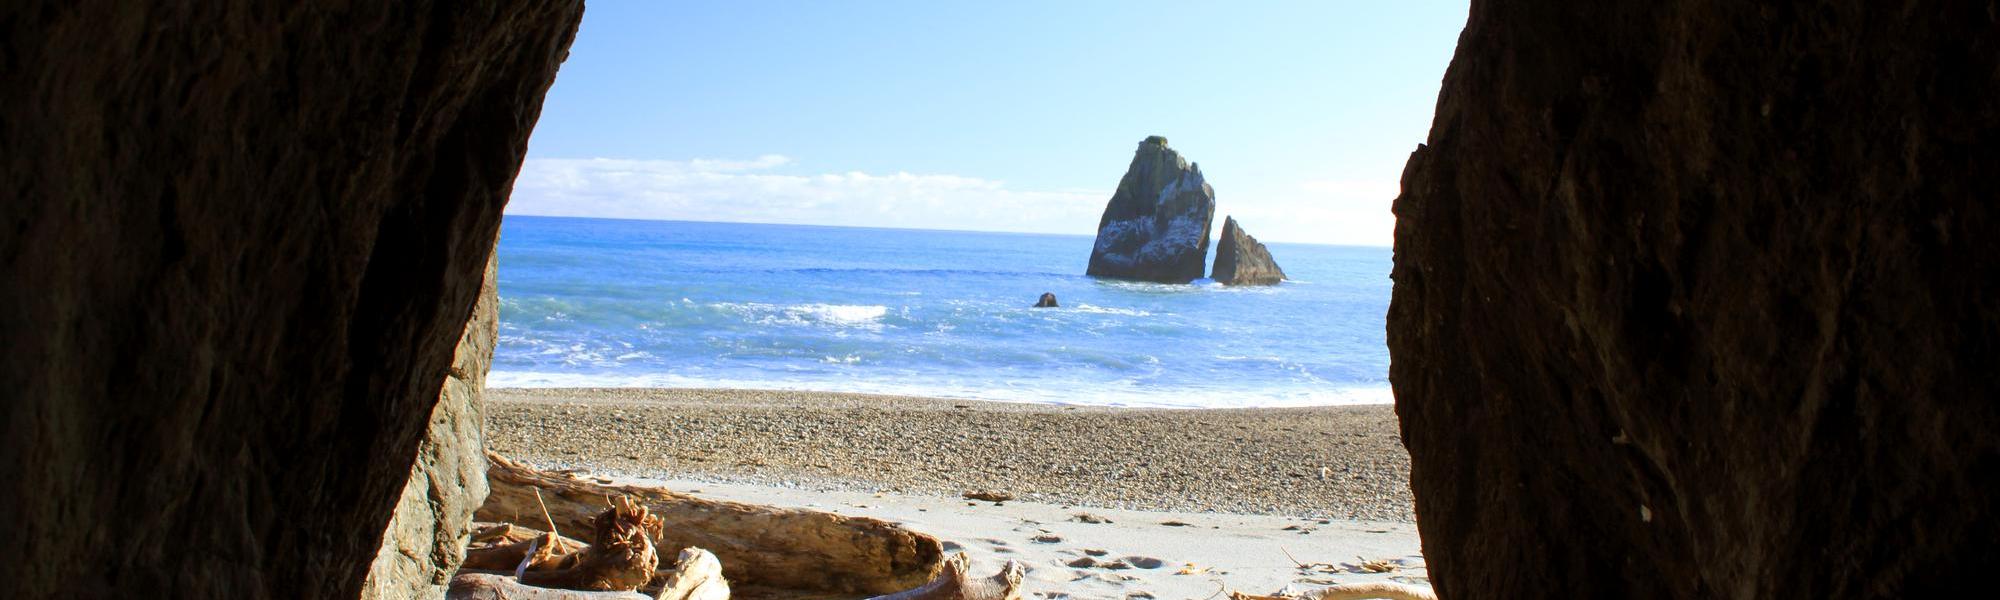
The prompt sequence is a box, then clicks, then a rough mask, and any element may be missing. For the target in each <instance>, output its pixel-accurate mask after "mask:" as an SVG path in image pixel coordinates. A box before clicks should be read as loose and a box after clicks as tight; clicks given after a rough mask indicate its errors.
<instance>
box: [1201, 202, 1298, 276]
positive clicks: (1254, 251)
mask: <svg viewBox="0 0 2000 600" xmlns="http://www.w3.org/2000/svg"><path fill="white" fill-rule="evenodd" d="M1209 277H1210V278H1212V279H1214V280H1215V281H1216V283H1220V284H1223V285H1276V284H1277V283H1278V282H1280V281H1284V280H1285V270H1284V269H1280V268H1278V263H1277V261H1274V260H1271V252H1270V251H1269V250H1265V249H1264V243H1263V242H1259V241H1257V238H1254V237H1250V234H1249V233H1247V232H1245V231H1243V228H1242V227H1241V226H1238V225H1237V224H1236V219H1235V218H1234V217H1223V219H1222V239H1221V240H1220V241H1217V242H1216V246H1215V270H1214V271H1213V273H1212V274H1211V275H1209Z"/></svg>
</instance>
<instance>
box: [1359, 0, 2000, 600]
mask: <svg viewBox="0 0 2000 600" xmlns="http://www.w3.org/2000/svg"><path fill="white" fill-rule="evenodd" d="M1996 14H2000V13H1996V9H1995V8H1994V4H1993V3H1991V2H1984V1H1981V2H1905V3H1892V2H1872V1H1867V0H1850V1H1841V2H1822V3H1752V2H1736V1H1729V0H1709V1H1690V2H1667V3H1652V2H1618V3H1597V2H1539V1H1520V2H1502V1H1475V2H1473V5H1472V9H1471V13H1470V19H1469V21H1468V23H1467V25H1466V28H1465V31H1464V33H1463V34H1462V36H1461V37H1460V39H1459V47H1458V53H1457V55H1456V57H1455V58H1454V59H1453V61H1452V65H1451V68H1450V71H1449V73H1447V75H1446V76H1445V81H1444V86H1443V92H1442V94H1441V95H1440V97H1439V100H1438V113H1437V117H1436V121H1435V124H1434V126H1433V128H1432V131H1431V134H1430V141H1429V144H1428V145H1427V146H1425V147H1421V148H1419V149H1418V150H1417V151H1416V152H1415V153H1414V154H1412V155H1411V158H1410V161H1409V164H1408V166H1407V168H1406V170H1405V172H1404V175H1403V196H1402V197H1401V198H1399V199H1398V200H1397V202H1396V205H1395V212H1396V215H1397V217H1398V221H1397V226H1396V258H1395V261H1396V264H1395V280H1396V286H1395V297H1394V301H1393V304H1392V305H1391V307H1390V311H1389V346H1390V353H1391V356H1392V358H1393V364H1392V367H1391V379H1392V381H1393V384H1394V387H1395V391H1396V396H1397V410H1398V412H1399V413H1400V415H1401V418H1402V423H1403V435H1404V440H1405V442H1406V445H1407V446H1408V448H1409V451H1410V455H1411V459H1412V463H1413V465H1414V472H1413V475H1412V487H1413V488H1414V490H1415V493H1416V500H1417V515H1418V525H1419V526H1420V528H1421V530H1422V533H1423V536H1424V548H1425V553H1426V556H1427V558H1428V559H1429V564H1430V567H1431V576H1432V579H1433V580H1434V581H1435V583H1436V585H1437V588H1438V590H1439V591H1440V592H1441V595H1442V596H1443V597H1447V598H1505V597H1551V596H1565V597H1577V598H1626V597H1629V598H1711V597H1727V598H1754V597H1787V598H1834V597H1839V598H1856V597H1931V596H1941V595H1945V594H1943V592H1947V591H1951V590H1957V589H1978V588H1983V587H1987V584H1988V582H1986V581H1984V580H1985V579H1986V578H1987V577H1988V576H1989V575H1990V574H1991V573H1993V572H1994V571H1995V570H1996V568H2000V434H1996V433H1995V432H1996V431H2000V378H1996V374H2000V369H1996V365H2000V351H1996V350H2000V348H1997V347H1996V346H1997V345H2000V237H1996V234H2000V227H1996V225H2000V223H1996V221H1995V214H1994V208H1993V207H1994V202H1995V201H1996V199H2000V102H1996V101H1995V98H2000V17H1996Z"/></svg>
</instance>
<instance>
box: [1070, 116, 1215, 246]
mask: <svg viewBox="0 0 2000 600" xmlns="http://www.w3.org/2000/svg"><path fill="white" fill-rule="evenodd" d="M1214 220H1215V190H1214V189H1212V188H1210V187H1209V186H1208V182H1207V181H1206V180H1204V179H1203V178H1202V176H1201V167H1200V166H1199V165H1195V166H1189V165H1188V162H1187V160H1185V159H1182V158H1181V155H1180V153H1178V152H1175V151H1174V150H1173V148H1169V147H1167V139H1166V138H1163V137H1160V136H1153V137H1149V138H1146V140H1145V141H1142V142H1139V150H1138V152H1136V153H1135V154H1133V156H1132V165H1131V166H1130V167H1127V168H1126V169H1125V178H1124V179H1122V180H1120V181H1119V182H1118V191H1117V192H1115V193H1113V194H1112V196H1111V202H1110V203H1108V204H1106V205H1105V206H1104V217H1103V218H1102V219H1099V220H1098V222H1097V243H1096V245H1094V246H1092V247H1091V250H1090V267H1089V269H1088V270H1087V271H1085V273H1087V274H1089V275H1091V276H1093V277H1109V278H1114V279H1137V280H1143V281H1158V282H1162V283H1187V282H1190V281H1194V280H1196V279H1200V278H1201V275H1202V271H1203V269H1204V267H1206V265H1205V264H1204V263H1203V261H1205V260H1207V258H1208V233H1209V227H1210V225H1212V224H1213V222H1214Z"/></svg>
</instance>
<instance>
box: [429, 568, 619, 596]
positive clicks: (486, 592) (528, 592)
mask: <svg viewBox="0 0 2000 600" xmlns="http://www.w3.org/2000/svg"><path fill="white" fill-rule="evenodd" d="M445 599H446V600H652V597H650V596H647V595H645V594H641V593H638V592H580V591H576V590H557V589H549V588H542V587H534V586H530V585H525V584H522V583H521V582H519V581H516V580H515V579H514V578H513V577H509V576H506V575H491V574H485V573H459V574H458V575H457V576H455V577H452V578H451V588H450V589H449V590H448V591H447V592H446V593H445Z"/></svg>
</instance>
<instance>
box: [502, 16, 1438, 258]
mask: <svg viewBox="0 0 2000 600" xmlns="http://www.w3.org/2000/svg"><path fill="white" fill-rule="evenodd" d="M1465 13H1466V4H1465V3H1464V2H1463V0H1461V1H1459V2H1428V1H1396V2H1229V3H1223V2H1208V3H1195V2H1172V1H1165V0H1152V1H1148V2H1108V1H1083V2H1077V1H1072V2H1007V3H970V2H874V1H852V2H759V1H745V2H729V3H723V2H652V1H638V0H594V1H593V2H591V3H590V5H589V7H588V9H587V10H586V13H585V15H584V22H583V26H582V30H581V32H580V33H579V35H578V37H577V41H576V45H575V46H574V48H572V50H571V54H570V57H569V60H568V61H567V62H566V63H564V65H563V67H562V71H561V73H560V75H558V77H557V79H556V83H555V87H554V88H553V89H552V90H551V91H550V93H549V97H548V101H547V103H546V105H545V106H544V107H543V110H542V119H541V123H540V124H539V125H538V126H537V127H536V130H535V134H534V137H533V139H532V141H531V142H530V145H529V159H528V162H527V164H526V165H525V166H524V167H523V170H522V174H521V178H520V180H519V182H518V183H517V185H516V189H515V195H514V199H513V202H512V204H510V206H509V209H508V212H509V213H510V214H545V215H574V216H604V217H623V218H656V219H686V220H712V221H747V222H776V223H810V224H824V225H862V226H882V227H918V228H936V229H973V230H989V231H1032V232H1046V233H1078V234H1089V233H1092V232H1093V231H1094V228H1095V227H1096V225H1097V217H1098V215H1099V214H1100V213H1101V212H1102V211H1103V208H1104V202H1105V201H1106V200H1108V199H1109V198H1110V195H1111V192H1112V190H1113V189H1115V188H1116V187H1117V184H1118V179H1119V177H1120V176H1121V175H1123V173H1124V170H1125V166H1126V164H1127V163H1128V162H1130V160H1131V158H1132V151H1133V148H1134V147H1135V146H1136V144H1137V143H1138V142H1139V140H1141V139H1143V138H1145V137H1146V136H1148V135H1164V136H1166V137H1167V138H1168V139H1169V140H1170V141H1171V143H1172V145H1173V147H1174V148H1175V149H1177V150H1179V151H1180V152H1181V153H1182V155H1184V156H1186V157H1188V158H1189V160H1192V161H1195V162H1198V163H1200V164H1201V167H1202V171H1203V172H1204V173H1205V174H1206V175H1207V176H1208V180H1209V183H1210V184H1211V185H1213V186H1214V187H1215V189H1216V198H1217V204H1218V212H1219V213H1226V214H1231V215H1235V216H1236V217H1237V219H1238V220H1239V221H1241V222H1242V223H1243V224H1244V227H1245V228H1246V229H1248V230H1249V231H1250V232H1251V233H1253V234H1255V235H1257V236H1258V237H1260V238H1263V239H1266V240H1269V241H1287V242H1309V243H1333V244H1364V245H1387V244H1388V243H1389V241H1390V234H1391V228H1392V227H1393V223H1394V221H1393V218H1392V217H1391V216H1390V215H1389V203H1390V201H1391V200H1392V199H1393V198H1394V197H1395V195H1396V192H1397V180H1398V179H1399V178H1400V176H1401V173H1402V165H1403V162H1404V160H1405V159H1406V158H1407V157H1408V155H1409V152H1410V151H1411V150H1413V149H1415V148H1416V146H1417V144H1418V143H1421V142H1422V141H1424V137H1425V135H1426V134H1427V132H1428V131H1429V128H1430V121H1431V113H1432V111H1433V109H1434V108H1435V106H1436V100H1437V91H1438V86H1439V82H1440V80H1441V78H1442V77H1443V74H1444V69H1445V66H1446V65H1447V64H1448V63H1449V62H1450V59H1451V53H1452V50H1453V48H1454V47H1455V45H1456V43H1457V38H1458V32H1459V30H1460V29H1461V28H1462V27H1463V26H1464V22H1465ZM1221 216H1222V215H1221V214H1218V215H1217V220H1218V221H1220V219H1221Z"/></svg>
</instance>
